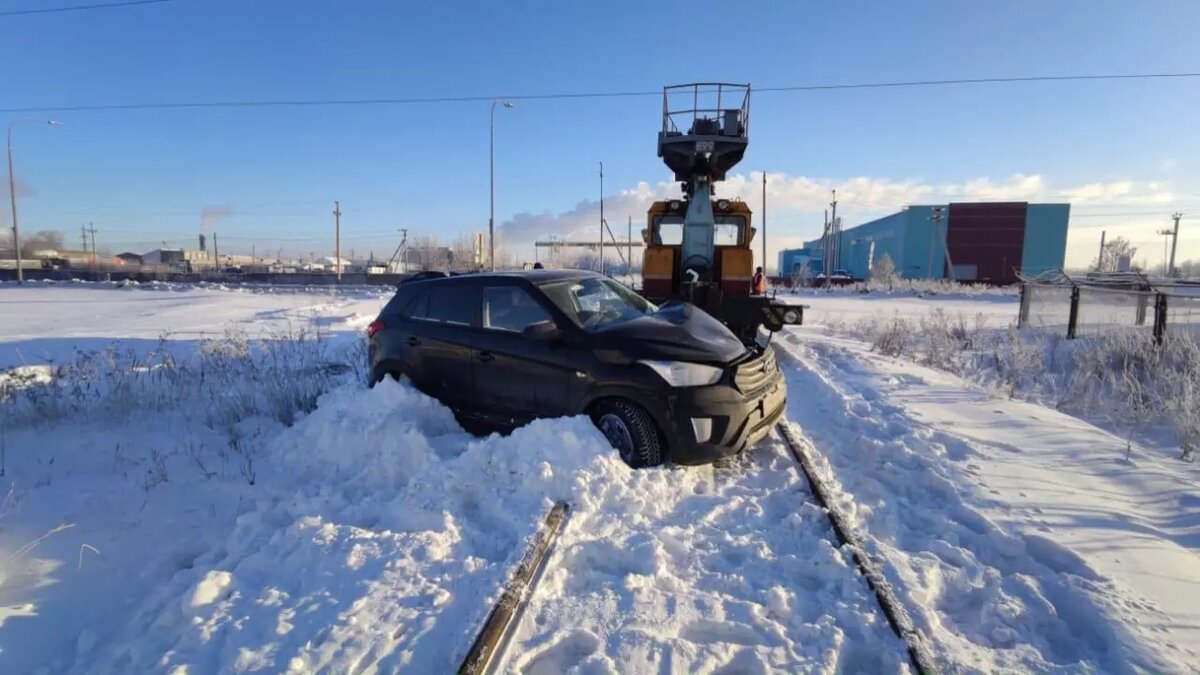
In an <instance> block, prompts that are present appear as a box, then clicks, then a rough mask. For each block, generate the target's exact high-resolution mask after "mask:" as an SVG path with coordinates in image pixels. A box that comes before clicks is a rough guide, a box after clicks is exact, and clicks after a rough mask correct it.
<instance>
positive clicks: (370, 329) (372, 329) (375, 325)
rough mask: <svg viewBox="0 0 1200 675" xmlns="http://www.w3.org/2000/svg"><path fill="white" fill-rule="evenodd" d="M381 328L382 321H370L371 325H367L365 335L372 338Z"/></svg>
mask: <svg viewBox="0 0 1200 675" xmlns="http://www.w3.org/2000/svg"><path fill="white" fill-rule="evenodd" d="M381 330H383V322H382V321H378V320H376V321H372V322H371V325H370V326H367V337H369V338H373V337H375V334H376V333H378V332H379V331H381Z"/></svg>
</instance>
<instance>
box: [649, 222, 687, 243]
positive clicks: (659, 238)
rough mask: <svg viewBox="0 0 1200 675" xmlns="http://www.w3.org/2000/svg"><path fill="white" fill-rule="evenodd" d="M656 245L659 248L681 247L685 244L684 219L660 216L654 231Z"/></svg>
mask: <svg viewBox="0 0 1200 675" xmlns="http://www.w3.org/2000/svg"><path fill="white" fill-rule="evenodd" d="M654 244H656V245H658V246H680V245H682V244H683V218H681V217H679V216H660V217H659V219H658V223H656V226H655V229H654Z"/></svg>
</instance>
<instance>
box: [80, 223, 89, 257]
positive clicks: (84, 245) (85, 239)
mask: <svg viewBox="0 0 1200 675" xmlns="http://www.w3.org/2000/svg"><path fill="white" fill-rule="evenodd" d="M79 240H80V241H81V242H83V243H82V245H81V248H82V249H83V250H84V252H86V251H87V250H88V237H87V225H80V226H79Z"/></svg>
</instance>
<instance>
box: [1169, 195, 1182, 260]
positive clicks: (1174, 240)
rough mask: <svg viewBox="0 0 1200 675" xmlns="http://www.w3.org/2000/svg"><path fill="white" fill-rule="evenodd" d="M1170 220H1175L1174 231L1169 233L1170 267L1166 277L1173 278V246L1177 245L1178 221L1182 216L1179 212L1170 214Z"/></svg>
mask: <svg viewBox="0 0 1200 675" xmlns="http://www.w3.org/2000/svg"><path fill="white" fill-rule="evenodd" d="M1171 218H1173V219H1174V220H1175V231H1174V232H1172V233H1171V265H1170V268H1169V270H1168V271H1167V276H1175V275H1176V271H1175V246H1176V245H1177V244H1178V243H1179V220H1180V219H1181V218H1183V214H1182V213H1180V212H1179V211H1176V212H1175V213H1172V214H1171Z"/></svg>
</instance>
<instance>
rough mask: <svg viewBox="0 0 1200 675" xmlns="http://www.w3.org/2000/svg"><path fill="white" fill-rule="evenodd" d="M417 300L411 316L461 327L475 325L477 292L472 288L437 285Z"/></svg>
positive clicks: (477, 309) (477, 308)
mask: <svg viewBox="0 0 1200 675" xmlns="http://www.w3.org/2000/svg"><path fill="white" fill-rule="evenodd" d="M422 295H423V297H422V298H419V299H417V300H416V301H415V302H416V304H415V306H414V311H413V313H412V315H411V316H413V317H414V318H417V319H426V320H428V321H440V322H442V323H452V324H457V325H462V326H471V325H474V324H475V317H476V316H477V315H478V312H479V292H478V289H476V288H474V287H472V286H464V285H459V284H455V285H452V286H447V285H442V284H437V285H433V286H431V287H430V288H429V289H428V290H427V291H425V293H423V294H422Z"/></svg>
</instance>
